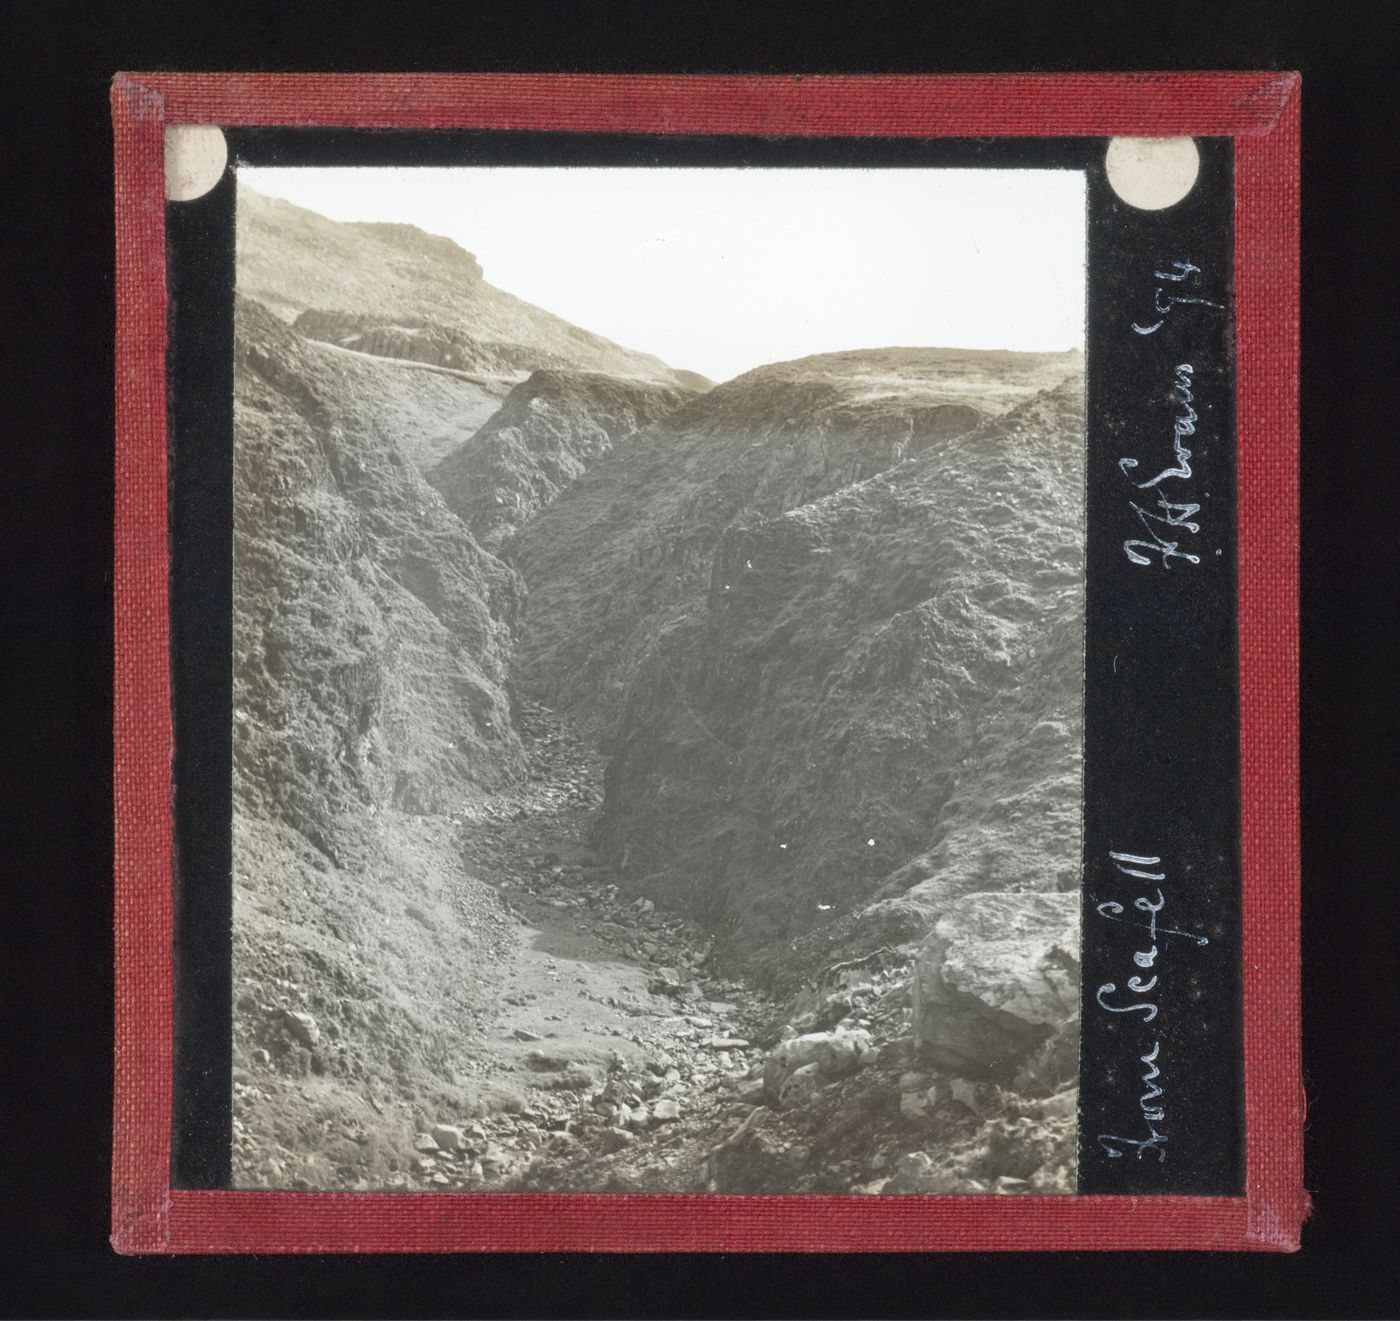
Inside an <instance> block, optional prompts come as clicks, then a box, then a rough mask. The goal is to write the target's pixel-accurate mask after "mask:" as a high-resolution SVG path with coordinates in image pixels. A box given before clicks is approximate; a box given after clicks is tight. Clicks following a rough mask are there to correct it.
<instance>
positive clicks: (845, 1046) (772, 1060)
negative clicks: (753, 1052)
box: [763, 1029, 875, 1108]
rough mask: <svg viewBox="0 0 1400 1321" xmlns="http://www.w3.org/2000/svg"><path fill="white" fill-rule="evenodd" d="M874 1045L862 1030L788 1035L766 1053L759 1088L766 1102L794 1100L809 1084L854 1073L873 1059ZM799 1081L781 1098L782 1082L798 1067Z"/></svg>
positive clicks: (783, 1102)
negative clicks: (765, 1097) (801, 1072)
mask: <svg viewBox="0 0 1400 1321" xmlns="http://www.w3.org/2000/svg"><path fill="white" fill-rule="evenodd" d="M874 1053H875V1048H874V1046H873V1045H872V1043H871V1040H870V1033H869V1032H866V1031H864V1030H863V1029H862V1030H859V1031H855V1032H845V1031H841V1030H839V1029H838V1030H837V1031H834V1032H812V1033H809V1034H808V1035H807V1036H803V1037H792V1038H790V1039H789V1040H787V1041H783V1042H780V1043H779V1044H778V1046H777V1047H776V1048H775V1049H774V1051H773V1053H772V1054H771V1055H769V1057H768V1060H767V1063H765V1064H764V1066H763V1090H764V1092H765V1094H766V1095H767V1097H768V1099H769V1101H771V1102H772V1103H773V1104H775V1105H776V1106H778V1107H779V1108H781V1107H782V1106H783V1105H784V1104H792V1103H795V1102H796V1101H797V1100H798V1099H799V1093H801V1095H804V1096H805V1095H807V1094H808V1093H809V1091H810V1084H812V1083H815V1084H816V1085H818V1086H820V1085H821V1084H823V1083H825V1082H828V1081H830V1080H831V1079H832V1078H837V1077H840V1076H842V1075H843V1074H848V1073H854V1072H856V1070H857V1069H859V1068H861V1066H862V1065H864V1064H866V1063H867V1062H868V1061H869V1060H870V1059H871V1058H873V1056H874ZM808 1069H810V1072H807V1073H804V1074H803V1079H804V1081H803V1083H802V1085H800V1086H799V1087H798V1088H796V1089H794V1088H788V1090H787V1097H788V1100H787V1101H786V1102H785V1100H784V1085H785V1084H786V1083H787V1082H788V1080H789V1079H790V1078H791V1077H792V1076H793V1075H794V1074H796V1073H797V1072H798V1071H799V1070H808Z"/></svg>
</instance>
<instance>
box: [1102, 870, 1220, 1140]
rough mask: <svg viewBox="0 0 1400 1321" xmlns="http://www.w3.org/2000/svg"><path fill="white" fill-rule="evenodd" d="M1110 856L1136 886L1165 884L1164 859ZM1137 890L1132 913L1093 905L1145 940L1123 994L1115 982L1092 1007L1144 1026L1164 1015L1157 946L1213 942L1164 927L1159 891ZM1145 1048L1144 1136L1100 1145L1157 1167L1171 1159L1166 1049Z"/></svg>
mask: <svg viewBox="0 0 1400 1321" xmlns="http://www.w3.org/2000/svg"><path fill="white" fill-rule="evenodd" d="M1108 856H1109V859H1110V860H1111V861H1112V863H1113V866H1114V869H1115V870H1116V871H1118V872H1120V873H1121V874H1122V875H1124V876H1130V877H1132V878H1133V879H1134V880H1137V881H1153V882H1157V881H1165V880H1166V879H1167V873H1166V872H1165V871H1161V870H1157V869H1158V868H1160V867H1161V865H1162V859H1161V857H1160V856H1158V855H1156V854H1147V853H1120V852H1117V851H1111V852H1110V853H1109V855H1108ZM1137 888H1139V889H1140V890H1142V891H1143V893H1141V894H1139V895H1137V896H1136V897H1135V898H1134V899H1133V901H1132V907H1131V909H1130V908H1128V907H1126V906H1125V905H1123V904H1120V903H1118V902H1117V901H1116V900H1112V899H1109V900H1105V901H1104V902H1103V903H1101V904H1097V905H1095V911H1096V912H1097V913H1098V915H1099V916H1100V917H1101V918H1104V919H1105V920H1106V921H1109V922H1122V923H1124V924H1126V925H1128V926H1133V927H1137V928H1138V929H1139V930H1141V931H1142V932H1143V935H1142V937H1141V938H1140V939H1139V940H1138V942H1137V944H1138V945H1139V948H1138V949H1136V950H1134V951H1133V956H1132V958H1133V968H1134V970H1135V971H1134V972H1133V974H1132V975H1131V976H1130V977H1129V978H1128V979H1127V981H1126V983H1125V984H1124V985H1123V986H1122V987H1121V988H1120V987H1119V985H1118V983H1117V982H1116V981H1114V982H1104V983H1103V984H1102V985H1101V986H1100V987H1099V988H1098V990H1097V991H1096V992H1095V993H1094V1002H1095V1003H1096V1004H1097V1005H1098V1006H1099V1008H1100V1009H1101V1010H1103V1011H1104V1013H1107V1014H1129V1015H1133V1016H1135V1017H1136V1018H1138V1019H1139V1020H1140V1021H1141V1022H1142V1024H1143V1025H1146V1024H1148V1023H1153V1022H1155V1021H1156V1020H1157V1016H1158V1014H1160V1013H1161V1000H1160V995H1159V991H1160V977H1161V974H1160V973H1159V972H1158V971H1157V959H1158V956H1159V954H1160V952H1161V948H1160V945H1159V942H1163V943H1164V942H1165V941H1166V940H1168V939H1170V938H1172V937H1177V938H1179V939H1181V940H1185V941H1187V942H1189V943H1190V944H1192V945H1208V944H1209V943H1210V941H1209V940H1208V939H1207V937H1205V936H1197V935H1193V934H1192V933H1191V932H1189V931H1179V930H1177V929H1176V928H1175V927H1169V926H1164V925H1163V924H1162V923H1161V922H1160V921H1159V920H1158V914H1160V913H1161V911H1162V910H1163V909H1164V908H1165V907H1166V906H1167V901H1166V898H1165V896H1164V895H1163V893H1162V890H1161V887H1160V886H1156V885H1154V886H1153V887H1152V889H1151V892H1150V893H1149V892H1148V887H1147V886H1145V885H1143V886H1139V887H1137ZM1143 1044H1144V1045H1145V1049H1143V1050H1142V1053H1141V1054H1139V1055H1138V1057H1137V1060H1138V1063H1139V1064H1141V1065H1143V1066H1144V1067H1143V1069H1142V1070H1141V1072H1140V1073H1139V1075H1138V1076H1139V1077H1140V1078H1141V1080H1142V1087H1143V1091H1142V1094H1141V1095H1140V1096H1139V1097H1138V1099H1137V1110H1138V1114H1139V1116H1140V1124H1141V1128H1140V1129H1139V1130H1138V1131H1139V1133H1140V1134H1141V1136H1138V1137H1124V1136H1120V1135H1119V1134H1116V1133H1100V1134H1099V1135H1098V1142H1099V1145H1100V1146H1101V1147H1102V1148H1103V1150H1104V1152H1105V1153H1106V1154H1107V1155H1108V1156H1110V1157H1112V1158H1114V1159H1121V1158H1122V1156H1123V1155H1124V1154H1125V1153H1126V1152H1129V1151H1131V1152H1133V1153H1134V1154H1135V1155H1136V1156H1137V1158H1138V1159H1139V1160H1141V1159H1142V1157H1143V1156H1144V1155H1145V1154H1146V1153H1147V1152H1149V1151H1150V1152H1152V1153H1153V1155H1155V1156H1156V1157H1157V1160H1158V1162H1161V1161H1164V1160H1166V1158H1167V1148H1166V1145H1165V1144H1166V1141H1167V1135H1166V1131H1165V1130H1166V1122H1167V1108H1166V1105H1165V1104H1164V1100H1163V1098H1164V1097H1165V1096H1166V1088H1165V1086H1164V1085H1163V1084H1162V1083H1160V1082H1158V1079H1159V1078H1161V1077H1162V1070H1161V1068H1160V1067H1159V1065H1158V1061H1159V1060H1160V1059H1161V1053H1162V1043H1161V1040H1160V1039H1159V1038H1158V1037H1157V1035H1156V1034H1155V1033H1152V1034H1149V1035H1148V1036H1147V1037H1146V1038H1145V1040H1144V1042H1143ZM1135 1048H1136V1047H1135ZM1158 1125H1161V1127H1160V1128H1159V1127H1158Z"/></svg>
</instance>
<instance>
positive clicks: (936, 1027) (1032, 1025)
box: [913, 893, 1079, 1078]
mask: <svg viewBox="0 0 1400 1321" xmlns="http://www.w3.org/2000/svg"><path fill="white" fill-rule="evenodd" d="M913 1001H914V1039H915V1042H916V1045H917V1047H918V1049H919V1051H920V1053H921V1054H922V1055H923V1056H924V1057H925V1058H927V1059H930V1060H931V1061H932V1062H933V1063H935V1064H937V1065H939V1067H941V1068H944V1069H947V1070H949V1071H951V1072H957V1073H961V1074H963V1075H965V1076H968V1077H989V1078H1007V1077H1009V1076H1010V1075H1011V1074H1012V1073H1013V1072H1014V1071H1015V1069H1016V1067H1017V1065H1018V1064H1020V1063H1021V1061H1022V1060H1023V1059H1024V1058H1025V1057H1026V1056H1027V1055H1028V1054H1029V1053H1030V1051H1031V1050H1033V1049H1034V1048H1035V1047H1036V1046H1038V1045H1040V1044H1041V1043H1042V1042H1043V1041H1045V1039H1046V1038H1047V1037H1049V1036H1050V1035H1051V1034H1052V1033H1053V1032H1054V1031H1055V1030H1056V1029H1057V1028H1059V1027H1062V1026H1064V1025H1065V1024H1066V1023H1068V1022H1069V1021H1070V1020H1071V1019H1072V1018H1073V1016H1074V1015H1075V1014H1076V1013H1077V1012H1078V1005H1079V896H1078V895H1076V894H1061V893H1053V894H1039V893H1023V894H970V895H967V896H965V897H964V898H962V899H960V900H958V901H957V902H956V903H954V904H953V905H952V906H951V907H950V908H949V909H948V910H947V912H945V913H944V914H943V916H942V917H941V918H939V920H938V922H937V923H936V924H935V926H934V929H933V932H932V934H931V935H930V936H929V938H928V940H927V942H926V943H925V945H924V948H923V950H922V951H921V953H920V955H919V958H918V961H917V963H916V965H915V969H914V985H913Z"/></svg>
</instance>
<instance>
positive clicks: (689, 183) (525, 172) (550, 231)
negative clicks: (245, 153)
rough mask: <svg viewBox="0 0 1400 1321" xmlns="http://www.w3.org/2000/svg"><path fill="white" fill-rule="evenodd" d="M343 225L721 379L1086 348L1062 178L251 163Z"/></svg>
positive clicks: (276, 189) (1073, 226) (1050, 174)
mask: <svg viewBox="0 0 1400 1321" xmlns="http://www.w3.org/2000/svg"><path fill="white" fill-rule="evenodd" d="M239 177H240V178H241V179H243V180H244V181H246V182H247V183H249V184H251V185H252V186H253V187H254V188H256V189H258V191H260V192H263V193H270V194H272V195H274V196H276V197H282V198H286V199H287V200H288V201H290V202H295V203H297V204H298V205H299V206H304V207H306V208H308V209H309V210H312V211H316V212H319V213H320V214H321V215H324V216H329V217H331V218H332V219H335V220H391V221H402V222H407V223H409V224H413V225H417V226H418V227H419V228H420V229H425V230H427V231H429V232H430V233H433V234H445V235H447V236H448V237H450V238H452V239H455V240H456V241H457V242H458V243H460V244H461V245H462V247H464V248H466V249H468V250H469V251H471V252H474V253H476V255H477V257H478V258H479V259H480V261H481V264H482V266H483V267H484V268H485V271H486V279H487V280H488V281H490V282H491V283H492V284H494V285H496V286H497V287H498V288H501V289H506V290H508V291H509V292H511V293H513V294H516V295H518V296H519V297H521V298H524V299H527V300H528V301H529V302H532V303H535V304H537V305H538V306H540V307H543V308H546V309H548V310H549V311H551V312H554V313H556V314H557V315H559V316H562V317H564V318H565V319H566V320H569V321H572V322H574V323H575V324H576V325H579V326H583V327H584V328H585V329H588V330H592V331H595V332H597V333H598V334H601V335H606V336H607V337H608V338H609V339H612V340H615V341H616V342H617V343H619V344H624V345H626V346H627V347H629V348H633V349H642V350H645V351H647V352H649V353H654V354H656V355H657V356H658V357H660V358H663V359H665V360H666V361H667V362H668V363H670V364H671V365H672V366H674V367H684V368H690V369H692V370H694V371H700V372H703V373H704V374H705V375H707V376H709V377H712V378H713V379H715V380H717V381H722V380H727V379H728V378H730V377H732V376H736V375H738V374H739V373H740V372H744V371H747V370H749V369H750V368H752V367H757V366H760V365H761V364H763V363H767V362H781V361H784V360H786V359H789V358H800V357H804V356H805V355H807V354H811V353H824V352H830V351H833V350H837V349H856V348H884V347H891V346H896V345H898V346H904V347H945V348H1002V349H1028V350H1056V349H1068V348H1081V349H1082V348H1083V346H1084V216H1085V201H1084V176H1083V175H1082V174H1081V173H1080V172H1078V171H1074V170H991V169H988V170H941V169H927V170H906V169H882V170H854V169H787V170H774V169H658V168H613V169H574V168H546V169H537V168H507V167H491V168H476V167H464V168H453V169H436V168H431V169H430V168H406V169H383V168H373V169H370V168H351V169H339V168H337V169H327V168H316V169H273V168H266V169H252V168H247V167H245V168H243V169H241V170H240V171H239Z"/></svg>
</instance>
